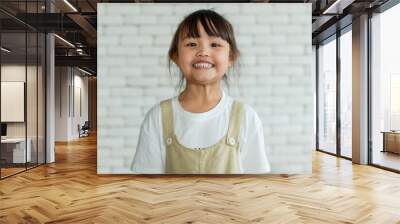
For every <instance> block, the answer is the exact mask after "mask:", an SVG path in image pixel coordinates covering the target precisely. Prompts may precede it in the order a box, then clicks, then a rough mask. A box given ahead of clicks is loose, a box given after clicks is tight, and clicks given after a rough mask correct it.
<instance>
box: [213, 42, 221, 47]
mask: <svg viewBox="0 0 400 224" xmlns="http://www.w3.org/2000/svg"><path fill="white" fill-rule="evenodd" d="M220 46H221V45H220V44H217V43H212V44H211V47H220Z"/></svg>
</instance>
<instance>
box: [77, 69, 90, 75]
mask: <svg viewBox="0 0 400 224" xmlns="http://www.w3.org/2000/svg"><path fill="white" fill-rule="evenodd" d="M78 69H79V71H81V72H83V73H85V74H88V75H92V73H90V72H88V71H85V70H83V69H81V68H79V67H78Z"/></svg>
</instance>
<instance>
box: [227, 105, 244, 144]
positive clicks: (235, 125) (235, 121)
mask: <svg viewBox="0 0 400 224" xmlns="http://www.w3.org/2000/svg"><path fill="white" fill-rule="evenodd" d="M242 117H243V104H242V103H241V102H239V101H236V100H235V101H233V104H232V109H231V114H230V118H229V128H228V134H227V136H226V143H227V144H228V145H232V146H234V145H236V144H237V143H238V142H239V134H240V124H241V121H242Z"/></svg>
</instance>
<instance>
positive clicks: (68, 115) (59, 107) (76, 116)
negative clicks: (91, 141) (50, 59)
mask: <svg viewBox="0 0 400 224" xmlns="http://www.w3.org/2000/svg"><path fill="white" fill-rule="evenodd" d="M55 73H56V77H55V90H56V91H55V123H56V127H55V140H56V141H69V140H73V139H77V138H79V135H78V134H79V133H78V124H80V125H81V126H82V125H83V123H84V122H85V121H87V120H88V78H87V77H86V76H83V73H82V72H80V71H79V70H77V69H75V68H72V67H56V72H55ZM79 89H80V91H81V97H80V100H81V105H82V108H81V109H82V114H80V113H79V108H78V107H76V105H77V104H78V105H79V102H78V100H79V98H77V96H78V95H79V93H78V91H77V90H79Z"/></svg>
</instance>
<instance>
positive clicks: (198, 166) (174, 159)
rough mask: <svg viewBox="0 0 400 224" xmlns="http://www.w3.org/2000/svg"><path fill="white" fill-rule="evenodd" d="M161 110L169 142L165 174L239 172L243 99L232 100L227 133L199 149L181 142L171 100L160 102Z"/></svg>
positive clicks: (165, 135) (165, 137)
mask: <svg viewBox="0 0 400 224" xmlns="http://www.w3.org/2000/svg"><path fill="white" fill-rule="evenodd" d="M161 113H162V115H161V116H162V122H163V137H164V142H165V145H166V173H170V174H229V173H240V167H239V159H240V158H239V133H240V123H241V119H242V114H243V106H242V104H241V103H240V102H237V101H234V102H233V105H232V110H231V114H230V117H229V127H228V133H227V134H226V135H225V136H224V137H223V138H222V139H221V140H219V141H218V142H217V143H216V144H214V145H212V146H209V147H207V148H203V149H199V150H196V149H191V148H187V147H185V146H183V145H182V144H181V143H179V141H178V138H177V137H176V135H175V132H174V121H173V112H172V101H171V99H169V100H165V101H162V102H161Z"/></svg>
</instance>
